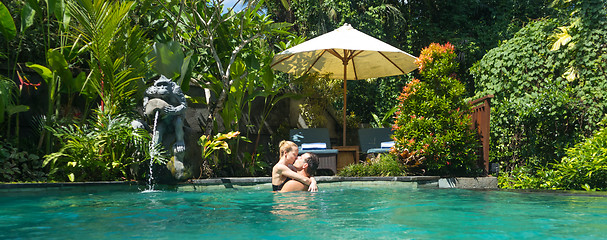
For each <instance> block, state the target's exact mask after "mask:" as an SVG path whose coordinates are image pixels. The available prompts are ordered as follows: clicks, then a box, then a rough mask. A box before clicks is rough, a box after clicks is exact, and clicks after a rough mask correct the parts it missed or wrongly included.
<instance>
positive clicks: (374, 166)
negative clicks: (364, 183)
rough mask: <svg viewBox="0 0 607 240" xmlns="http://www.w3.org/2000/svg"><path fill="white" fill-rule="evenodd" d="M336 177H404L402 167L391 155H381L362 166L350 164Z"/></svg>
mask: <svg viewBox="0 0 607 240" xmlns="http://www.w3.org/2000/svg"><path fill="white" fill-rule="evenodd" d="M337 175H339V176H342V177H371V176H380V177H387V176H405V175H407V174H406V172H405V165H403V164H402V163H401V162H400V161H398V159H397V158H396V156H395V155H393V154H381V155H380V156H379V157H376V158H374V159H371V160H369V161H367V162H365V163H362V164H351V165H348V166H346V167H345V168H344V169H342V170H341V171H340V172H339V173H338V174H337Z"/></svg>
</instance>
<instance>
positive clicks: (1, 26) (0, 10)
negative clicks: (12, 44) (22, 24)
mask: <svg viewBox="0 0 607 240" xmlns="http://www.w3.org/2000/svg"><path fill="white" fill-rule="evenodd" d="M0 32H1V33H2V35H4V37H5V38H6V40H8V41H10V40H12V39H13V38H15V36H16V35H17V28H16V27H15V21H14V20H13V17H12V16H11V13H10V12H9V11H8V9H7V8H6V6H4V3H1V2H0Z"/></svg>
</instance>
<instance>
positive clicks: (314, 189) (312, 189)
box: [308, 177, 318, 192]
mask: <svg viewBox="0 0 607 240" xmlns="http://www.w3.org/2000/svg"><path fill="white" fill-rule="evenodd" d="M308 191H309V192H318V186H316V179H314V177H311V178H310V186H309V187H308Z"/></svg>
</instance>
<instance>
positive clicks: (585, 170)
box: [500, 128, 607, 191]
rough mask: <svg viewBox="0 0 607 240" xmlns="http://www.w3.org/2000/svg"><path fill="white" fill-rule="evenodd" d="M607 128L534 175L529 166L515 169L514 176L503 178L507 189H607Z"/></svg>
mask: <svg viewBox="0 0 607 240" xmlns="http://www.w3.org/2000/svg"><path fill="white" fill-rule="evenodd" d="M606 149H607V129H605V128H603V129H601V130H599V131H598V132H597V133H596V134H595V135H594V136H593V137H591V138H588V139H586V140H585V141H584V142H581V143H579V144H577V145H575V147H573V148H570V149H567V153H566V156H565V157H563V158H562V159H561V160H560V161H557V162H555V163H550V164H548V166H546V167H541V168H539V169H537V170H536V171H535V172H533V170H534V169H531V168H530V167H529V166H519V167H516V168H514V169H513V171H512V173H511V174H510V177H507V178H500V185H501V186H502V187H506V188H531V189H566V190H568V189H576V190H582V189H584V190H587V191H589V190H606V189H607V150H606Z"/></svg>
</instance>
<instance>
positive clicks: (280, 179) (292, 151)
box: [272, 140, 318, 192]
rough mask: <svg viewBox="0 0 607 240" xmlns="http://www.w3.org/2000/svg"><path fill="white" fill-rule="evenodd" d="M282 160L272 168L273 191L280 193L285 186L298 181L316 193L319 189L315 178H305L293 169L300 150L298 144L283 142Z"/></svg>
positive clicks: (281, 149)
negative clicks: (292, 181) (287, 183)
mask: <svg viewBox="0 0 607 240" xmlns="http://www.w3.org/2000/svg"><path fill="white" fill-rule="evenodd" d="M279 149H280V159H279V160H278V163H276V165H274V167H273V168H272V191H280V190H281V189H282V186H284V184H285V183H286V182H287V181H289V180H291V179H293V180H297V181H299V182H301V183H303V184H305V185H307V186H309V187H308V191H310V192H316V191H318V187H317V186H316V179H314V177H310V178H308V177H305V176H302V175H300V174H298V173H297V172H296V171H295V169H294V168H293V163H295V160H296V159H297V155H298V154H299V149H298V148H297V144H295V143H294V142H291V141H284V140H283V141H281V142H280V144H279Z"/></svg>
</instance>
